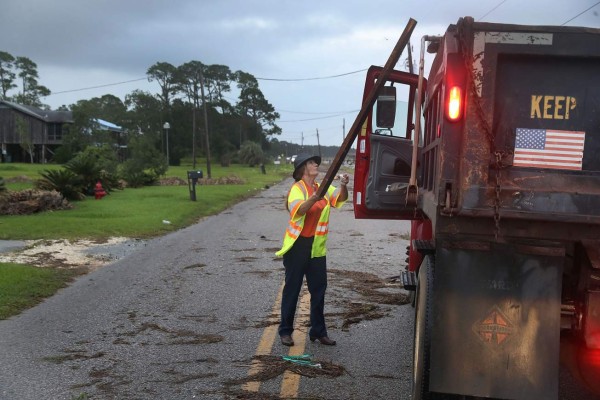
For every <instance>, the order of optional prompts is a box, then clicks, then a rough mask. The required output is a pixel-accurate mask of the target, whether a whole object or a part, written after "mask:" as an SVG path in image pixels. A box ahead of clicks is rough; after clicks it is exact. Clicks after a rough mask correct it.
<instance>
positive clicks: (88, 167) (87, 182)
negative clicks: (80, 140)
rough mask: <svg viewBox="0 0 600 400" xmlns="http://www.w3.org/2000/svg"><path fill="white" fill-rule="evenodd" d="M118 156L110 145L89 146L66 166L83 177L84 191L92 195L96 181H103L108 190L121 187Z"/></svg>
mask: <svg viewBox="0 0 600 400" xmlns="http://www.w3.org/2000/svg"><path fill="white" fill-rule="evenodd" d="M117 164H118V161H117V157H116V155H115V153H114V151H112V149H111V148H110V147H108V146H101V147H95V146H89V147H87V148H86V149H85V150H84V151H82V152H80V153H78V154H77V155H76V156H75V158H73V159H72V160H71V161H69V162H68V163H67V164H66V165H65V168H67V169H68V170H70V171H72V172H73V173H75V174H76V175H78V176H79V177H80V178H81V181H82V183H83V191H84V193H85V194H87V195H92V194H93V192H94V186H95V185H96V182H98V181H101V182H102V186H103V187H104V189H105V190H106V191H108V192H110V191H111V190H112V189H115V188H119V182H118V176H117V174H116V172H117Z"/></svg>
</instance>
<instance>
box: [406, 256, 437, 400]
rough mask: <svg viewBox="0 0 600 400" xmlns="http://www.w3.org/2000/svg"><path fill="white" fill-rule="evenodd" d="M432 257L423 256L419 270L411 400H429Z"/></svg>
mask: <svg viewBox="0 0 600 400" xmlns="http://www.w3.org/2000/svg"><path fill="white" fill-rule="evenodd" d="M433 269H434V257H433V256H431V255H427V256H425V258H424V259H423V262H422V263H421V267H420V268H419V281H418V283H417V295H416V306H415V329H414V347H413V382H412V397H411V398H412V399H413V400H431V399H432V398H433V396H432V395H431V393H430V392H429V351H430V346H431V286H432V285H433Z"/></svg>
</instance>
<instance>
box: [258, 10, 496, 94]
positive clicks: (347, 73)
mask: <svg viewBox="0 0 600 400" xmlns="http://www.w3.org/2000/svg"><path fill="white" fill-rule="evenodd" d="M505 1H506V0H505ZM366 70H367V68H365V69H360V70H358V71H352V72H346V73H343V74H338V75H329V76H319V77H314V78H256V80H259V81H277V82H298V81H316V80H319V79H331V78H339V77H341V76H347V75H352V74H357V73H359V72H365V71H366Z"/></svg>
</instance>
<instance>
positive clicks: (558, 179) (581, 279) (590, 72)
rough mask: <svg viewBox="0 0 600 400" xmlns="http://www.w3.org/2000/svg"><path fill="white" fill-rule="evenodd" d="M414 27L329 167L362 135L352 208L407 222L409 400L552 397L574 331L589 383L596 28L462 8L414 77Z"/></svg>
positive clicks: (596, 248)
mask: <svg viewBox="0 0 600 400" xmlns="http://www.w3.org/2000/svg"><path fill="white" fill-rule="evenodd" d="M415 24H416V22H415V21H414V20H412V19H411V20H410V22H409V24H408V25H407V28H406V30H405V31H404V33H403V35H402V37H401V38H400V40H399V42H398V45H397V46H396V48H395V49H394V51H393V52H392V55H391V56H390V60H388V63H386V65H385V66H384V67H383V68H382V67H375V66H373V67H371V68H370V69H369V70H368V73H367V77H366V84H365V91H364V93H365V94H364V98H363V109H362V110H361V112H360V113H359V116H358V117H357V120H356V121H355V124H354V126H353V127H352V128H351V130H350V133H349V137H347V138H346V141H345V142H344V145H343V146H342V148H341V150H340V153H339V154H338V157H336V160H334V163H333V166H332V168H330V171H331V170H332V169H335V166H336V165H337V164H339V161H340V158H341V159H343V157H345V154H346V153H347V151H348V150H349V148H350V145H351V144H352V142H354V140H355V138H357V142H356V143H357V146H356V165H355V176H354V192H353V200H354V208H355V216H356V218H359V219H360V218H371V219H376V218H379V219H398V220H411V221H412V223H411V224H412V228H411V241H410V246H409V248H408V249H407V254H408V258H407V268H406V271H404V272H403V274H402V276H403V281H404V284H405V287H406V288H407V289H409V290H413V291H414V292H415V296H414V307H415V313H416V314H415V336H414V339H415V342H414V343H415V344H414V363H413V385H412V386H413V389H412V392H413V393H412V399H436V398H464V397H465V396H467V397H471V396H472V397H485V398H496V399H524V400H525V399H526V400H530V399H557V398H558V382H559V365H560V362H561V359H560V354H561V350H562V347H564V346H565V344H564V339H565V338H567V337H568V338H570V339H571V341H572V342H574V343H576V346H577V348H578V349H579V350H578V351H577V352H576V355H575V356H573V357H571V359H575V360H576V363H577V364H578V366H577V368H578V370H579V371H580V372H581V371H584V373H582V376H583V378H584V379H583V381H585V380H586V379H587V381H588V383H592V384H593V381H594V379H596V380H598V379H597V377H598V376H599V375H598V374H597V371H600V157H599V156H598V154H599V153H600V74H599V73H598V71H600V30H599V29H590V28H579V27H556V26H520V25H506V24H496V23H479V22H474V21H473V19H472V18H470V17H466V18H461V19H460V20H459V21H458V22H457V23H456V24H453V25H450V26H449V27H448V29H447V31H446V32H445V34H444V35H443V36H440V37H438V36H424V37H423V38H422V40H421V52H420V54H421V55H420V60H419V73H418V74H414V73H410V72H404V71H398V70H394V65H395V64H396V62H397V60H398V58H399V55H400V54H401V53H402V50H403V48H404V47H406V44H407V43H408V39H409V38H410V34H411V33H412V30H413V29H414V25H415ZM426 48H427V51H428V56H427V57H428V58H429V57H430V58H432V59H433V61H432V63H431V66H430V72H429V75H428V78H427V79H425V77H424V63H425V61H426V57H425V49H426ZM429 53H431V55H429ZM330 171H328V174H327V175H326V177H325V179H324V183H326V184H328V183H331V175H332V174H334V173H335V171H332V172H331V174H330ZM322 186H326V185H322ZM594 368H596V375H593V373H594V372H593V371H594ZM586 374H587V376H586ZM596 385H598V383H596Z"/></svg>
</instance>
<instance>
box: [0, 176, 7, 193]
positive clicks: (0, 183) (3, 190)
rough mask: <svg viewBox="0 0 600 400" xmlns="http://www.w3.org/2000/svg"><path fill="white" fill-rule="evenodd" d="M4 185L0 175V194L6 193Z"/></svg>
mask: <svg viewBox="0 0 600 400" xmlns="http://www.w3.org/2000/svg"><path fill="white" fill-rule="evenodd" d="M6 192H7V190H6V185H5V184H4V178H3V177H1V176H0V196H2V195H4V194H6Z"/></svg>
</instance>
